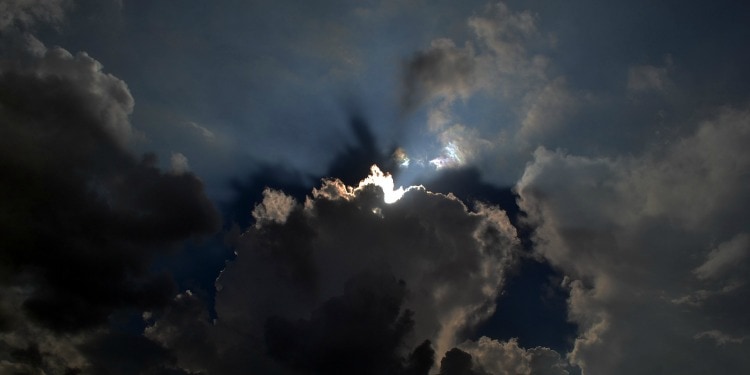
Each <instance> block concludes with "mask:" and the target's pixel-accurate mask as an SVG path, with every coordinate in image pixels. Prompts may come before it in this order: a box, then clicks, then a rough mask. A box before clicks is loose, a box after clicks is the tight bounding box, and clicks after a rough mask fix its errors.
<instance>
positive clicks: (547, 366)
mask: <svg viewBox="0 0 750 375" xmlns="http://www.w3.org/2000/svg"><path fill="white" fill-rule="evenodd" d="M458 347H459V348H460V349H461V350H463V351H464V352H465V353H468V354H470V355H471V357H472V358H473V361H474V363H475V365H474V366H475V367H476V368H478V369H481V371H482V372H483V373H486V374H493V375H506V374H507V375H511V374H518V375H521V374H527V375H532V374H533V375H567V374H568V371H567V370H565V369H566V368H567V363H566V362H565V360H563V359H562V358H561V357H560V354H558V353H557V352H556V351H554V350H551V349H548V348H544V347H537V348H531V349H524V348H522V347H520V346H518V342H517V340H516V339H510V340H508V341H506V342H502V341H498V340H493V339H491V338H489V337H481V338H479V340H477V341H465V342H464V343H462V344H461V345H459V346H458Z"/></svg>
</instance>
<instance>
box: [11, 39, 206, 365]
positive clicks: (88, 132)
mask: <svg viewBox="0 0 750 375" xmlns="http://www.w3.org/2000/svg"><path fill="white" fill-rule="evenodd" d="M26 40H29V41H34V39H33V37H27V38H26ZM26 52H27V53H28V55H27V56H25V57H24V58H25V60H26V61H27V62H28V63H27V64H18V65H16V64H7V63H6V64H4V65H2V66H0V121H1V122H2V123H1V124H0V175H2V180H3V183H2V186H1V187H0V191H1V192H2V194H0V196H1V197H2V198H0V207H2V214H1V215H0V237H1V238H2V239H1V240H0V241H2V255H1V256H2V264H3V268H2V277H0V290H1V291H2V293H0V304H1V306H0V326H1V327H2V332H0V345H2V346H3V347H5V348H6V349H9V350H15V351H16V352H18V350H32V349H33V350H32V352H39V353H41V354H40V356H41V357H40V358H37V359H38V360H31V359H30V358H32V357H33V356H32V357H29V356H20V357H19V356H16V357H12V358H11V359H8V358H5V359H4V362H3V364H2V365H0V366H10V367H0V368H3V369H8V368H16V369H21V370H19V371H26V370H28V369H29V368H35V369H39V370H44V371H46V372H48V373H57V371H62V370H61V368H63V369H64V368H66V367H67V368H68V369H69V370H70V371H74V370H75V369H79V370H80V369H81V368H86V367H87V366H89V365H90V363H89V361H88V360H86V359H84V357H85V356H84V355H83V354H82V353H83V352H82V351H81V350H78V349H77V348H83V346H79V344H81V345H82V344H83V343H85V342H86V341H87V340H88V339H89V338H92V337H93V338H95V339H104V338H102V337H100V336H98V335H100V334H105V335H106V333H102V332H106V329H105V330H104V331H102V330H101V329H104V327H106V326H107V324H108V319H109V318H110V317H111V316H112V314H113V313H115V312H117V311H120V310H122V309H136V310H143V309H159V308H161V307H163V306H165V304H166V303H168V302H169V301H170V300H171V298H172V296H173V295H174V293H175V285H174V282H173V281H172V279H171V278H170V277H169V275H167V274H165V273H158V272H157V273H154V272H152V270H151V269H150V267H151V264H152V260H153V259H154V257H155V256H156V255H158V254H168V253H170V252H173V251H174V250H176V249H177V248H178V246H179V244H180V242H181V241H184V240H186V239H189V238H191V237H194V236H203V235H208V234H211V233H213V232H214V231H216V230H217V229H218V226H219V218H218V213H217V211H216V209H215V208H214V206H213V204H212V203H211V202H210V201H209V200H208V198H207V197H206V195H205V193H204V191H203V184H202V182H201V181H200V180H199V179H198V178H197V177H196V176H195V175H193V174H190V173H187V172H186V173H181V174H174V173H167V172H163V171H162V170H160V169H159V168H158V166H157V161H156V159H155V157H154V156H153V155H149V154H147V155H144V156H143V157H140V158H139V157H138V156H136V155H134V154H132V153H131V152H130V151H129V150H128V145H129V143H130V142H131V141H132V140H133V138H134V131H133V129H132V127H131V125H130V123H129V120H128V116H129V114H130V112H131V111H132V108H133V98H132V97H131V95H130V92H129V91H128V88H127V86H126V85H125V83H124V82H122V81H121V80H119V79H117V78H116V77H114V76H112V75H109V74H106V73H103V72H102V70H101V64H99V62H97V61H96V60H94V59H92V58H90V57H89V56H88V55H86V54H85V53H80V54H78V55H75V56H74V55H72V54H70V53H68V52H67V51H66V50H64V49H62V48H52V49H46V47H44V46H43V45H41V43H39V42H38V41H36V44H35V48H34V49H29V50H28V51H26ZM19 61H20V59H19ZM6 62H7V61H6ZM95 331H96V332H98V333H97V334H94V333H93V332H95ZM58 335H60V336H58ZM91 335H93V336H91ZM95 336H96V337H99V338H96V337H95ZM63 347H66V349H61V348H63ZM92 358H93V357H92ZM23 369H26V370H23ZM28 371H30V370H28Z"/></svg>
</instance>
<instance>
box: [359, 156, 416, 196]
mask: <svg viewBox="0 0 750 375" xmlns="http://www.w3.org/2000/svg"><path fill="white" fill-rule="evenodd" d="M367 185H375V186H379V187H380V188H381V189H383V201H384V202H385V203H387V204H391V203H393V202H395V201H397V200H399V199H401V197H402V196H403V195H404V193H406V192H407V191H408V190H409V189H411V188H412V187H413V186H410V187H408V188H406V189H404V187H403V186H399V187H398V189H394V188H395V183H394V182H393V176H391V174H390V173H383V171H381V170H380V168H379V167H378V166H377V165H375V164H373V165H372V167H370V175H369V176H367V177H366V178H365V179H364V180H362V181H360V182H359V188H360V189H361V188H363V187H365V186H367Z"/></svg>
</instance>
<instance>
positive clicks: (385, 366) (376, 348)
mask: <svg viewBox="0 0 750 375" xmlns="http://www.w3.org/2000/svg"><path fill="white" fill-rule="evenodd" d="M405 296H406V286H405V284H404V282H403V281H401V282H399V281H397V280H396V279H395V278H393V277H388V276H386V275H376V274H363V275H358V276H356V277H355V278H353V279H352V280H350V281H349V282H348V283H347V285H346V287H345V290H344V294H343V295H342V296H340V297H334V298H332V299H330V300H328V301H326V302H324V303H323V305H322V306H320V307H319V308H317V309H315V310H313V311H312V313H311V316H310V319H309V320H298V321H296V322H294V321H289V320H287V319H284V318H280V317H271V318H269V319H268V320H267V321H266V324H265V332H264V336H265V341H266V347H267V349H268V354H269V355H270V356H271V357H272V358H274V359H276V360H278V361H280V362H282V363H284V364H286V365H288V366H290V367H292V368H295V369H297V370H300V371H302V372H304V373H313V374H350V373H358V374H382V373H389V374H396V373H400V372H402V371H403V370H402V366H403V365H402V362H403V358H402V355H401V353H400V351H402V350H403V348H402V346H403V345H404V342H403V341H404V338H405V336H406V335H407V334H409V333H410V332H411V331H412V328H413V325H414V321H413V318H412V315H413V313H412V312H411V311H409V310H403V311H402V308H401V305H402V303H403V301H404V298H405Z"/></svg>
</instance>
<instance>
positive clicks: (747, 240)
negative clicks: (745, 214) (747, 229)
mask: <svg viewBox="0 0 750 375" xmlns="http://www.w3.org/2000/svg"><path fill="white" fill-rule="evenodd" d="M748 251H750V236H748V235H747V233H740V234H738V235H736V236H734V238H732V239H731V240H729V241H727V242H724V243H721V244H720V245H719V246H718V247H717V248H716V249H713V250H711V252H710V253H708V255H707V256H706V258H707V259H706V262H705V263H703V264H701V265H700V266H699V267H698V268H696V269H694V270H693V273H695V275H696V276H697V277H698V278H699V279H709V278H717V277H721V276H724V275H726V274H727V273H728V271H730V270H731V268H734V267H737V266H739V265H741V264H743V263H744V260H745V258H747V256H748V255H750V254H748Z"/></svg>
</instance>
